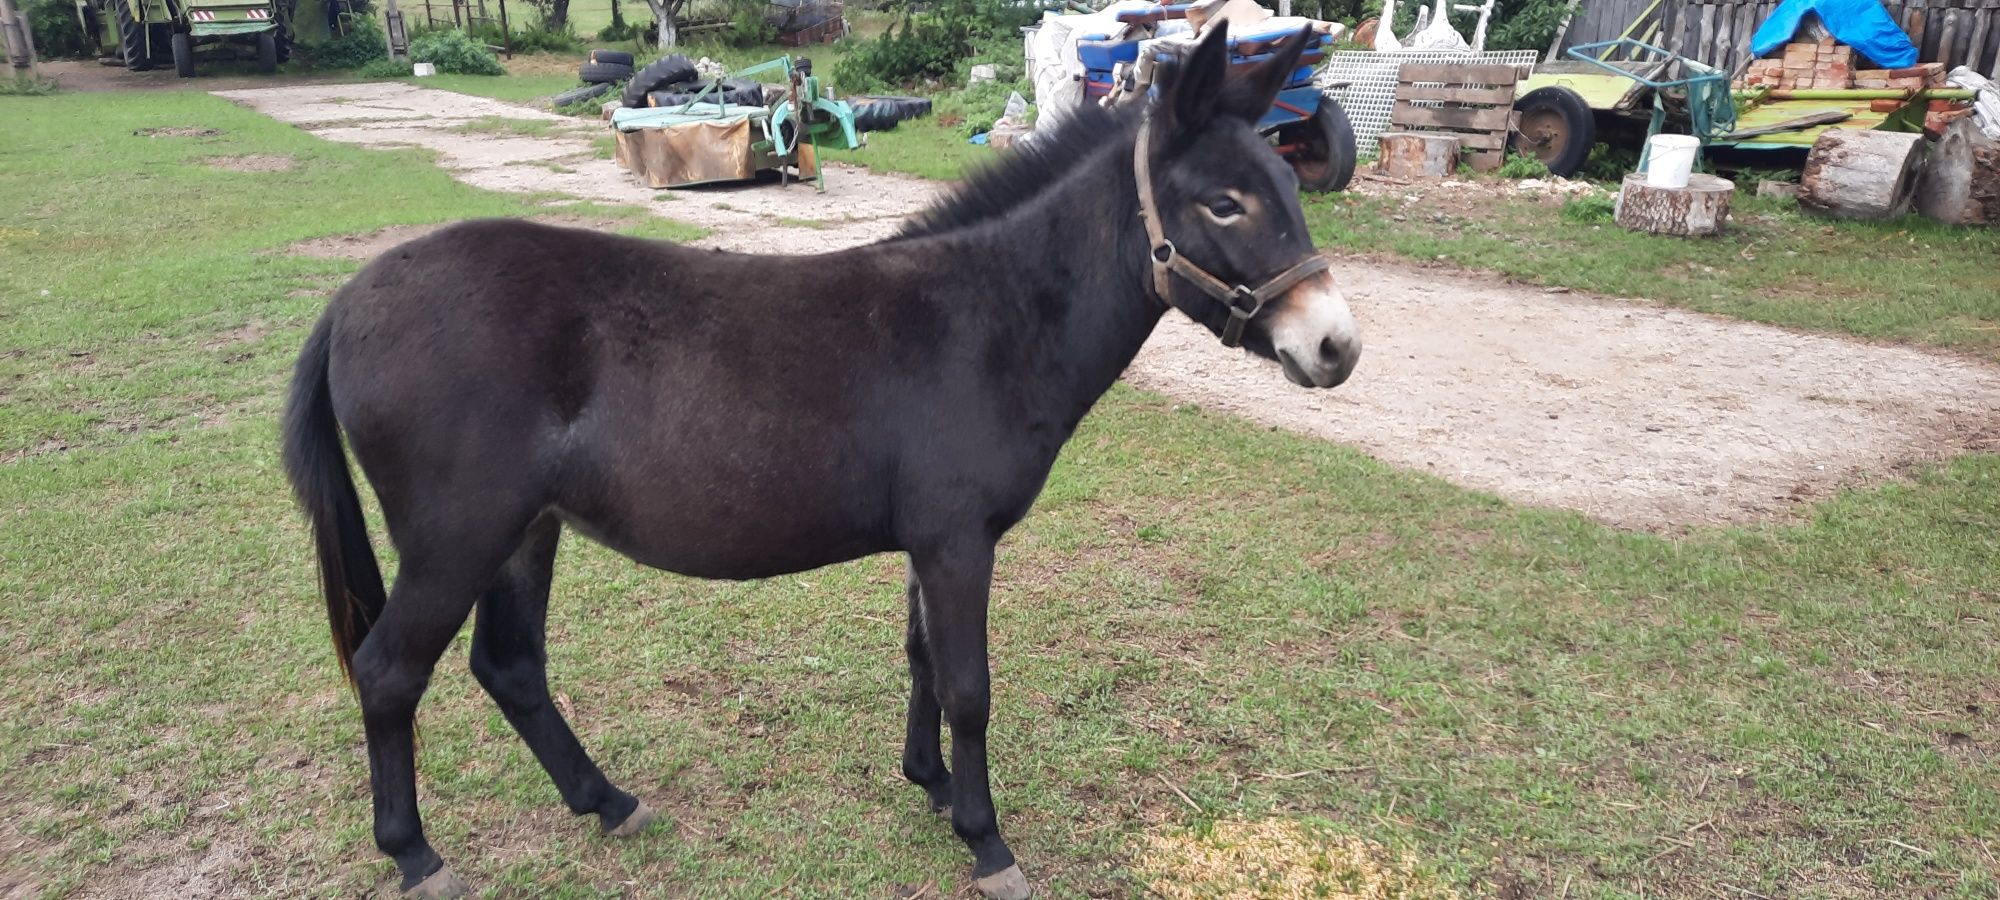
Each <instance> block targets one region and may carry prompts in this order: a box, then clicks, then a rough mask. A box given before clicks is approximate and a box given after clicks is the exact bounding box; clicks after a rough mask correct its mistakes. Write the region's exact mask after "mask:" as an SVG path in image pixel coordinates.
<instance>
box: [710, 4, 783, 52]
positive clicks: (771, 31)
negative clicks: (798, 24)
mask: <svg viewBox="0 0 2000 900" xmlns="http://www.w3.org/2000/svg"><path fill="white" fill-rule="evenodd" d="M727 8H728V10H729V27H728V28H727V29H724V30H723V32H722V41H723V43H726V44H728V45H729V46H731V47H758V46H762V45H764V44H769V43H773V42H775V41H777V39H778V28H777V26H775V25H772V24H771V22H770V20H769V19H767V18H766V17H765V16H766V14H767V13H768V12H769V11H770V6H769V4H767V3H766V2H765V0H729V4H728V7H727Z"/></svg>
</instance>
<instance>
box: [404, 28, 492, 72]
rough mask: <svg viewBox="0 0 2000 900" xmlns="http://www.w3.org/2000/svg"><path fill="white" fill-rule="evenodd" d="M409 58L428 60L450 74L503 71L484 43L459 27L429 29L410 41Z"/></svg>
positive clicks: (424, 61) (419, 60) (420, 60)
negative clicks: (459, 29) (440, 29)
mask: <svg viewBox="0 0 2000 900" xmlns="http://www.w3.org/2000/svg"><path fill="white" fill-rule="evenodd" d="M410 61H411V62H420V63H430V64H431V65H434V66H437V70H438V71H439V72H445V73H449V74H452V75H505V74H507V70H506V69H503V68H501V67H500V60H499V58H498V57H495V56H494V55H493V51H491V50H488V49H486V45H485V44H482V43H480V42H479V41H476V40H473V39H472V37H471V36H470V35H468V34H466V33H465V32H463V31H456V30H446V31H431V32H426V33H424V34H422V35H419V36H418V37H416V38H415V39H413V40H411V41H410Z"/></svg>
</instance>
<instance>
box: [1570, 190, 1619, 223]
mask: <svg viewBox="0 0 2000 900" xmlns="http://www.w3.org/2000/svg"><path fill="white" fill-rule="evenodd" d="M1615 206H1616V204H1615V201H1613V200H1612V198H1610V197H1607V196H1604V195H1603V194H1586V195H1584V196H1581V197H1571V198H1570V199H1568V200H1564V201H1563V205H1562V217H1563V221H1565V222H1575V223H1576V224H1578V225H1595V224H1598V223H1600V222H1609V221H1611V216H1612V211H1613V209H1614V208H1615Z"/></svg>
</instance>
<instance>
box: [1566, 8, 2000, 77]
mask: <svg viewBox="0 0 2000 900" xmlns="http://www.w3.org/2000/svg"><path fill="white" fill-rule="evenodd" d="M1882 5H1883V6H1884V7H1886V8H1887V9H1888V10H1889V14H1890V16H1892V17H1894V18H1895V20H1896V21H1897V22H1900V23H1902V25H1903V30H1904V31H1906V32H1908V33H1909V35H1910V40H1911V41H1912V42H1914V43H1915V44H1916V45H1917V59H1918V61H1920V62H1941V63H1944V64H1945V68H1947V69H1949V68H1952V67H1954V66H1960V65H1965V66H1970V67H1972V68H1973V69H1974V70H1976V71H1979V72H1982V73H1986V74H1987V75H1989V76H1990V77H1993V78H2000V0H1883V4H1882ZM1777 6H1778V4H1777V0H1659V2H1657V3H1655V2H1654V0H1582V6H1581V8H1580V9H1578V10H1577V13H1576V17H1575V20H1574V21H1572V22H1571V23H1570V29H1569V34H1568V35H1567V36H1566V37H1565V38H1564V40H1563V47H1564V48H1565V49H1567V48H1568V47H1573V46H1575V45H1577V44H1588V43H1593V42H1596V41H1609V40H1613V39H1615V38H1617V37H1619V36H1620V35H1621V34H1623V33H1624V32H1625V31H1626V28H1627V27H1628V26H1630V25H1631V24H1632V22H1633V21H1634V20H1637V19H1638V18H1639V17H1640V15H1641V14H1642V13H1645V12H1646V11H1647V9H1648V8H1655V9H1654V15H1653V16H1652V17H1650V20H1649V21H1651V22H1652V23H1654V24H1650V25H1648V26H1646V27H1643V28H1641V29H1640V30H1639V32H1638V33H1635V34H1633V35H1632V36H1633V37H1637V38H1640V39H1644V40H1646V41H1647V43H1650V44H1654V45H1656V46H1661V47H1665V48H1667V49H1668V50H1672V51H1674V52H1676V53H1679V54H1681V55H1682V56H1686V57H1689V58H1691V59H1695V60H1699V61H1701V62H1705V63H1708V64H1710V65H1714V66H1720V67H1722V68H1724V69H1727V70H1729V71H1731V72H1734V71H1736V69H1737V68H1738V67H1739V66H1740V65H1742V64H1743V62H1744V61H1745V60H1746V58H1747V57H1748V56H1749V53H1750V35H1751V34H1752V33H1754V32H1755V31H1756V30H1757V26H1758V25H1761V24H1763V22H1764V19H1765V18H1767V17H1769V16H1770V14H1771V11H1772V10H1774V9H1776V8H1777Z"/></svg>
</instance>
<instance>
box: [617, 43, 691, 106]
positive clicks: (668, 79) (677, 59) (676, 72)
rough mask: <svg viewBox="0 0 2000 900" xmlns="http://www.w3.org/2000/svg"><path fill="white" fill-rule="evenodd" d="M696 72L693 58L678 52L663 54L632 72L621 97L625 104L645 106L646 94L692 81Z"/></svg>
mask: <svg viewBox="0 0 2000 900" xmlns="http://www.w3.org/2000/svg"><path fill="white" fill-rule="evenodd" d="M697 74H698V73H697V72H696V71H695V67H694V60H691V59H688V58H687V57H685V56H682V55H680V54H678V53H676V54H674V55H672V56H663V57H660V58H659V59H656V60H653V61H652V62H650V63H647V64H646V67H645V68H643V69H640V70H639V71H637V72H634V73H632V80H631V81H627V82H625V95H624V97H623V98H622V99H623V100H624V101H625V105H626V106H645V105H646V95H647V94H650V93H652V92H654V91H657V90H662V89H665V88H668V87H671V86H673V85H676V84H680V83H682V82H684V81H693V80H695V77H696V75H697Z"/></svg>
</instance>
